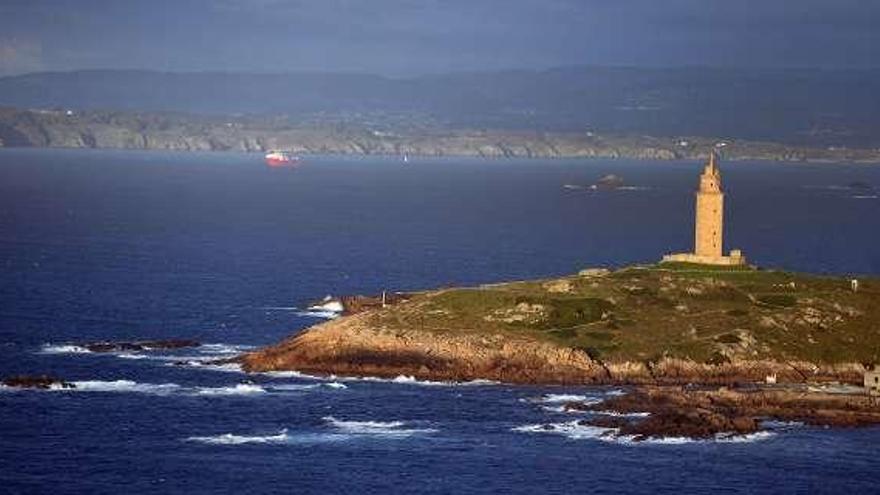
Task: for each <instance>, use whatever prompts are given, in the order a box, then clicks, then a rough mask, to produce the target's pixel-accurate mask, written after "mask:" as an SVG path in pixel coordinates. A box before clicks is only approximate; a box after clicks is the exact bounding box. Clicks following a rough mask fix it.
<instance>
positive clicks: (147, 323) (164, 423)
mask: <svg viewBox="0 0 880 495" xmlns="http://www.w3.org/2000/svg"><path fill="white" fill-rule="evenodd" d="M722 167H723V175H724V186H725V189H726V190H727V192H728V196H727V205H726V210H727V221H728V230H727V232H726V234H727V244H728V247H738V248H741V249H743V250H744V251H745V253H746V255H747V256H749V257H750V259H751V260H753V261H754V262H756V263H758V264H760V265H762V266H768V267H781V268H786V269H791V270H800V271H814V272H823V273H839V274H853V275H856V274H866V275H875V276H876V275H880V249H878V248H877V246H878V245H880V200H878V199H877V197H876V195H877V193H876V191H877V190H880V168H878V167H873V166H866V165H839V166H838V165H792V164H772V163H745V162H743V163H723V164H722ZM699 168H700V164H699V163H696V162H680V163H679V162H672V163H667V162H631V161H623V160H619V161H614V160H558V161H542V160H534V161H528V160H522V161H518V160H474V159H419V158H411V159H410V161H409V163H408V164H403V163H402V162H401V161H400V160H399V159H396V158H348V157H329V156H328V157H310V158H309V159H308V160H307V162H306V164H305V165H304V166H302V167H301V168H299V169H296V170H268V169H266V168H265V167H263V166H262V163H261V158H260V157H259V156H258V155H249V154H215V153H206V154H198V153H192V154H180V153H156V152H121V151H120V152H115V151H100V152H97V151H81V150H77V151H73V150H71V151H66V150H16V149H6V150H0V376H8V375H12V374H18V373H51V374H54V375H58V376H60V377H63V378H65V379H67V380H70V381H74V382H76V384H77V389H75V390H48V391H16V390H11V389H3V388H0V492H3V493H41V492H42V493H47V492H51V493H118V492H120V491H123V490H125V491H127V492H130V493H334V492H338V493H350V492H358V493H389V492H403V493H581V492H591V493H618V492H633V493H657V492H669V493H718V492H726V493H807V492H817V493H822V492H825V493H837V492H843V491H859V492H867V493H870V492H875V491H876V490H877V484H876V469H877V455H878V453H880V451H878V447H877V445H880V428H868V429H853V430H828V429H821V428H812V427H807V426H803V425H797V424H771V425H768V426H769V428H770V429H769V430H768V432H766V433H763V434H760V435H754V436H751V437H740V438H729V439H719V440H713V441H703V442H690V441H684V440H682V439H670V440H666V441H657V442H646V443H641V444H635V443H633V442H631V441H629V440H628V439H625V438H613V437H608V436H604V435H603V434H604V433H606V432H604V431H602V430H599V429H595V428H587V427H583V426H578V425H577V423H576V421H577V420H578V419H579V418H580V416H578V415H576V414H569V413H564V412H560V410H559V406H560V404H561V402H562V401H564V400H567V399H571V398H573V397H577V398H583V399H584V400H591V401H596V402H598V401H601V400H602V399H603V398H605V397H607V396H608V395H609V394H616V393H619V392H620V391H619V389H615V388H595V387H526V386H510V385H505V384H494V383H485V382H476V383H466V384H448V383H424V382H416V381H414V380H411V379H407V378H406V377H401V378H399V379H397V380H368V379H350V378H346V377H330V378H316V377H309V376H303V375H298V374H295V373H283V374H274V375H265V374H264V375H254V376H247V375H244V374H242V373H241V372H240V371H239V370H237V369H236V368H235V367H234V366H207V365H204V361H206V360H210V359H212V358H216V357H222V356H230V355H234V354H235V353H237V352H240V351H242V350H246V349H249V348H252V347H255V346H261V345H265V344H269V343H273V342H275V341H278V340H279V339H281V338H283V337H285V336H287V335H290V334H292V333H294V332H297V331H299V330H301V329H303V328H305V327H307V326H309V325H312V324H314V323H317V322H319V321H322V320H320V319H319V318H316V317H314V316H310V315H309V314H308V313H305V312H303V308H305V307H306V306H307V305H308V302H309V301H311V300H314V299H317V298H320V297H323V296H324V295H326V294H350V293H376V292H378V291H381V290H383V289H387V290H409V289H422V288H431V287H439V286H448V285H462V284H477V283H485V282H496V281H503V280H512V279H522V278H529V277H546V276H553V275H560V274H565V273H571V272H574V271H577V270H579V269H582V268H585V267H591V266H620V265H625V264H629V263H634V262H647V261H653V260H656V259H657V258H659V256H660V255H661V254H663V253H664V252H669V251H684V250H687V249H688V248H689V247H690V244H691V230H692V228H693V224H692V201H693V196H692V193H693V189H694V187H695V184H696V180H697V174H698V172H699ZM607 173H615V174H617V175H620V176H622V177H623V178H624V179H625V180H626V182H627V184H629V185H631V186H633V187H632V188H631V189H627V190H620V191H589V190H584V189H575V188H566V187H563V186H564V185H566V184H569V185H575V186H577V185H588V184H591V183H593V182H595V181H596V180H597V179H598V178H599V177H601V176H602V175H604V174H607ZM853 183H862V185H863V186H864V185H867V186H870V187H873V190H871V189H870V187H869V188H866V187H857V188H853V187H849V186H850V185H851V184H853ZM161 338H193V339H198V340H200V341H202V342H205V343H208V344H212V345H207V346H202V347H200V348H197V349H182V350H179V351H174V352H124V353H112V354H92V353H88V352H83V349H82V348H81V347H77V344H79V343H83V342H91V341H99V340H124V339H161ZM175 361H186V362H189V363H190V364H191V366H176V365H175V364H174V362H175ZM244 380H250V382H244Z"/></svg>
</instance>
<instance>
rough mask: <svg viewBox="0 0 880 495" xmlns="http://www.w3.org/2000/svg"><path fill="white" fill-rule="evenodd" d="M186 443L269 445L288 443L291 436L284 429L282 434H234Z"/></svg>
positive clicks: (192, 439) (197, 438) (193, 438)
mask: <svg viewBox="0 0 880 495" xmlns="http://www.w3.org/2000/svg"><path fill="white" fill-rule="evenodd" d="M186 441H188V442H199V443H207V444H211V445H243V444H247V443H260V444H267V443H287V442H288V441H290V436H289V435H288V434H287V429H283V430H281V432H279V433H277V434H274V435H234V434H232V433H224V434H222V435H214V436H207V437H189V438H187V439H186Z"/></svg>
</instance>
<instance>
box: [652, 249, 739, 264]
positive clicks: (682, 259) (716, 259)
mask: <svg viewBox="0 0 880 495" xmlns="http://www.w3.org/2000/svg"><path fill="white" fill-rule="evenodd" d="M662 261H663V262H678V263H699V264H701V265H723V266H738V265H745V264H746V257H745V256H743V254H742V252H741V251H740V250H739V249H734V250H733V251H731V252H730V256H700V255H697V254H694V253H675V254H667V255H666V256H664V257H663V260H662Z"/></svg>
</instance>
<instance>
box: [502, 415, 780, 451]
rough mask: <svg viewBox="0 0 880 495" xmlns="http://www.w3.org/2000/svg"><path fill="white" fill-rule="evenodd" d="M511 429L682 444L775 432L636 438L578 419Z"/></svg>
mask: <svg viewBox="0 0 880 495" xmlns="http://www.w3.org/2000/svg"><path fill="white" fill-rule="evenodd" d="M511 431H516V432H520V433H549V434H554V435H561V436H564V437H566V438H570V439H572V440H584V439H589V440H600V441H603V442H613V443H617V444H620V445H684V444H692V443H750V442H756V441H761V440H766V439H768V438H772V437H773V436H775V435H776V434H775V433H773V432H772V431H757V432H755V433H749V434H746V435H736V434H730V433H719V434H717V435H715V437H714V438H711V439H696V438H687V437H648V438H645V439H642V440H638V441H637V440H636V437H635V435H618V434H617V432H618V429H617V428H603V427H599V426H591V425H583V424H579V422H578V421H569V422H565V423H548V424H533V425H524V426H517V427H515V428H511Z"/></svg>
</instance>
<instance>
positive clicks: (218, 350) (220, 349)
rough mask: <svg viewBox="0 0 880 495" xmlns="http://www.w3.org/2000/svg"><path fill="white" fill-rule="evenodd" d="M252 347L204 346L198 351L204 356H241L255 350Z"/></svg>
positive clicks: (234, 345) (232, 345)
mask: <svg viewBox="0 0 880 495" xmlns="http://www.w3.org/2000/svg"><path fill="white" fill-rule="evenodd" d="M253 348H254V346H252V345H243V344H202V345H200V346H199V347H198V351H199V352H200V353H202V354H213V355H216V354H241V353H242V352H245V351H249V350H251V349H253Z"/></svg>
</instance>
